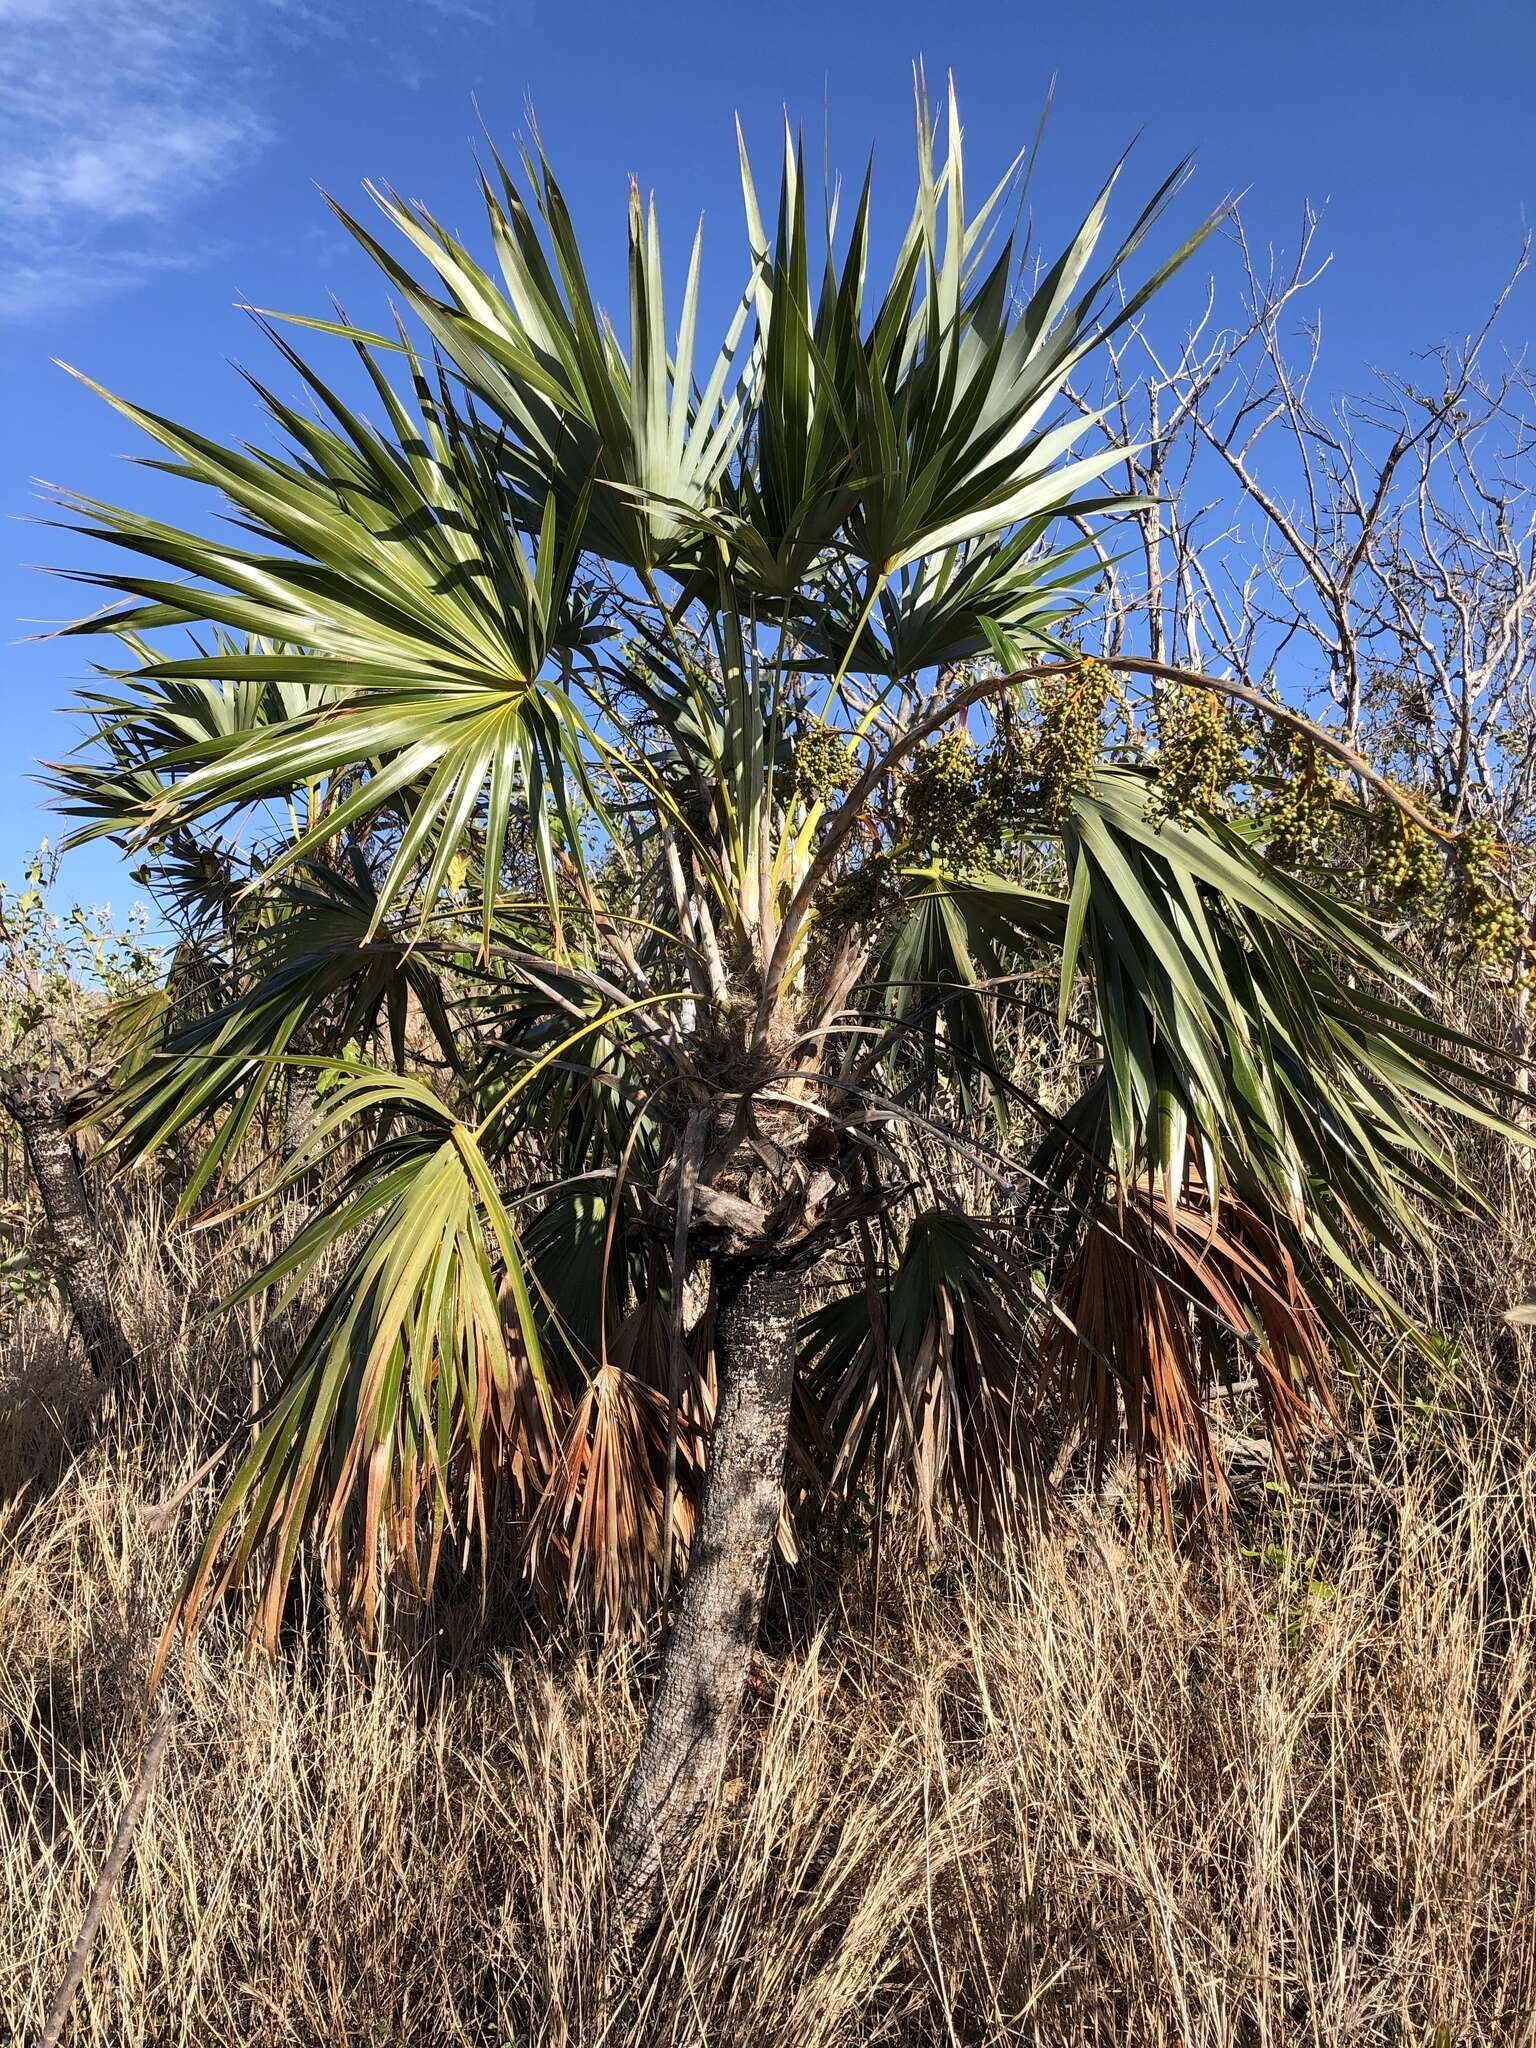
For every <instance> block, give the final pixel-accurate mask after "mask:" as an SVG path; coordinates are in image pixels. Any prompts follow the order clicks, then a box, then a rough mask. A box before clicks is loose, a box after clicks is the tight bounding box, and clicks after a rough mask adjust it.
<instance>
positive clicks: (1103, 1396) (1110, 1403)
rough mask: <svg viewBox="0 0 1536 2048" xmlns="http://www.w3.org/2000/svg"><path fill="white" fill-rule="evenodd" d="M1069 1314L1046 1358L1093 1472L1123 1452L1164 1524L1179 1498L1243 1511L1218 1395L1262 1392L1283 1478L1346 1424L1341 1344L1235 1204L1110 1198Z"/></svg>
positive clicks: (1190, 1191)
mask: <svg viewBox="0 0 1536 2048" xmlns="http://www.w3.org/2000/svg"><path fill="white" fill-rule="evenodd" d="M1056 1306H1057V1309H1058V1311H1059V1313H1058V1315H1057V1316H1056V1317H1054V1318H1053V1320H1052V1322H1051V1324H1050V1325H1049V1327H1048V1329H1047V1332H1046V1335H1045V1338H1044V1342H1043V1346H1042V1354H1043V1360H1044V1362H1045V1364H1046V1365H1047V1366H1048V1367H1054V1369H1055V1370H1056V1372H1057V1373H1058V1375H1059V1378H1060V1387H1061V1396H1062V1401H1063V1405H1064V1407H1065V1409H1066V1412H1067V1413H1068V1415H1069V1416H1076V1417H1078V1418H1079V1419H1080V1420H1081V1422H1082V1424H1083V1427H1084V1430H1085V1434H1086V1437H1087V1440H1088V1443H1089V1445H1090V1447H1091V1451H1092V1457H1093V1466H1094V1472H1095V1475H1096V1477H1102V1474H1103V1472H1104V1469H1105V1466H1106V1464H1107V1463H1108V1461H1109V1459H1110V1457H1111V1455H1112V1454H1113V1453H1114V1452H1115V1450H1116V1449H1117V1448H1118V1447H1119V1446H1120V1445H1121V1444H1122V1442H1123V1443H1124V1445H1125V1448H1126V1449H1127V1450H1128V1451H1129V1453H1130V1455H1131V1457H1132V1459H1133V1460H1134V1462H1135V1466H1136V1470H1137V1474H1138V1478H1139V1483H1140V1488H1141V1493H1142V1499H1143V1503H1144V1505H1145V1506H1146V1507H1147V1508H1148V1509H1149V1510H1150V1511H1151V1512H1154V1513H1155V1514H1156V1515H1157V1516H1158V1518H1159V1519H1160V1520H1161V1521H1162V1522H1163V1524H1164V1526H1165V1527H1168V1526H1171V1521H1172V1513H1173V1496H1174V1492H1175V1490H1176V1488H1178V1487H1180V1486H1185V1485H1193V1486H1194V1487H1195V1488H1196V1489H1197V1490H1198V1492H1199V1494H1200V1496H1201V1498H1202V1499H1203V1500H1204V1502H1205V1503H1206V1504H1207V1505H1209V1506H1213V1507H1216V1508H1217V1509H1219V1510H1221V1511H1223V1512H1224V1511H1225V1509H1226V1507H1227V1506H1228V1504H1229V1502H1230V1498H1231V1490H1230V1486H1229V1483H1228V1480H1227V1475H1226V1473H1225V1471H1224V1470H1223V1467H1222V1462H1221V1459H1220V1456H1219V1455H1218V1452H1217V1450H1216V1447H1215V1444H1214V1442H1213V1440H1212V1436H1211V1430H1210V1426H1209V1421H1208V1417H1207V1412H1206V1411H1207V1402H1208V1399H1209V1397H1210V1395H1211V1394H1212V1393H1213V1392H1214V1391H1215V1390H1216V1389H1217V1388H1218V1387H1228V1388H1231V1387H1234V1386H1236V1385H1239V1384H1242V1385H1248V1386H1251V1388H1252V1391H1253V1392H1254V1394H1255V1395H1256V1397H1257V1399H1258V1403H1259V1407H1260V1411H1261V1414H1262V1416H1263V1420H1264V1426H1265V1429H1266V1431H1267V1433H1268V1435H1269V1439H1270V1442H1271V1444H1272V1446H1273V1448H1274V1451H1275V1455H1276V1458H1277V1460H1278V1462H1279V1465H1280V1467H1281V1469H1282V1471H1284V1470H1286V1469H1288V1468H1289V1467H1290V1466H1291V1465H1293V1464H1294V1462H1295V1460H1296V1457H1297V1456H1298V1454H1299V1452H1300V1450H1301V1448H1302V1445H1303V1443H1304V1441H1305V1439H1306V1437H1307V1436H1308V1435H1309V1434H1311V1433H1312V1432H1313V1431H1314V1430H1315V1429H1316V1428H1317V1427H1318V1426H1320V1425H1327V1424H1330V1423H1335V1422H1336V1421H1337V1410H1336V1408H1335V1406H1334V1402H1333V1398H1332V1394H1331V1391H1330V1380H1331V1372H1332V1363H1333V1358H1332V1348H1331V1346H1330V1343H1329V1339H1328V1333H1327V1331H1326V1329H1325V1328H1324V1326H1323V1323H1322V1320H1321V1318H1320V1317H1319V1315H1318V1313H1317V1311H1316V1309H1315V1308H1314V1307H1313V1305H1312V1303H1311V1301H1310V1299H1309V1298H1308V1295H1307V1291H1306V1287H1305V1285H1304V1284H1303V1281H1302V1279H1301V1276H1300V1275H1299V1274H1298V1272H1297V1269H1296V1265H1295V1262H1294V1260H1293V1259H1292V1257H1291V1254H1290V1252H1289V1250H1288V1249H1287V1248H1286V1245H1285V1243H1284V1241H1283V1240H1282V1238H1281V1237H1280V1236H1279V1234H1278V1233H1277V1231H1276V1230H1275V1228H1274V1227H1273V1225H1272V1224H1270V1223H1269V1222H1268V1221H1266V1219H1265V1218H1264V1217H1263V1216H1262V1215H1261V1214H1260V1213H1259V1211H1258V1210H1257V1209H1255V1208H1254V1207H1253V1206H1252V1205H1251V1204H1250V1203H1248V1202H1246V1201H1244V1200H1243V1199H1241V1198H1240V1197H1238V1196H1236V1195H1234V1194H1231V1193H1228V1194H1225V1195H1224V1196H1223V1197H1222V1199H1221V1202H1220V1204H1219V1206H1218V1207H1216V1208H1212V1207H1211V1206H1209V1205H1208V1204H1207V1202H1206V1201H1205V1199H1204V1195H1203V1190H1202V1188H1201V1187H1200V1185H1199V1183H1198V1181H1197V1180H1196V1179H1195V1178H1194V1177H1193V1176H1186V1179H1185V1183H1184V1186H1183V1189H1182V1191H1181V1193H1180V1196H1179V1198H1178V1200H1177V1201H1176V1202H1172V1203H1170V1202H1168V1201H1167V1200H1165V1199H1164V1198H1163V1197H1162V1196H1161V1195H1158V1194H1154V1193H1152V1192H1150V1191H1148V1190H1145V1189H1136V1190H1134V1191H1131V1192H1128V1193H1126V1194H1125V1195H1124V1196H1123V1198H1122V1199H1121V1201H1120V1202H1119V1203H1115V1202H1112V1201H1105V1202H1104V1203H1103V1205H1102V1207H1101V1209H1100V1211H1099V1213H1098V1214H1097V1215H1096V1216H1094V1217H1093V1218H1091V1219H1090V1227H1089V1228H1088V1229H1087V1231H1086V1232H1085V1233H1084V1236H1083V1239H1082V1243H1081V1245H1080V1246H1079V1248H1078V1251H1077V1253H1076V1255H1075V1256H1074V1258H1073V1260H1072V1263H1071V1265H1070V1266H1069V1267H1068V1269H1067V1273H1066V1275H1065V1278H1064V1280H1063V1282H1062V1284H1061V1287H1060V1289H1059V1291H1058V1295H1057V1301H1056Z"/></svg>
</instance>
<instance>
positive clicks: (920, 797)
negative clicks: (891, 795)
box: [901, 728, 1002, 868]
mask: <svg viewBox="0 0 1536 2048" xmlns="http://www.w3.org/2000/svg"><path fill="white" fill-rule="evenodd" d="M989 784H990V777H989V775H988V773H987V764H986V763H984V762H983V760H982V758H981V756H980V755H979V754H978V752H977V750H976V743H975V741H974V740H973V739H972V738H971V736H970V734H969V733H968V732H966V731H965V730H964V729H963V728H959V729H957V730H956V731H954V732H947V733H945V734H944V735H943V736H942V738H940V739H936V740H934V741H933V742H932V743H931V744H930V745H928V746H926V747H924V748H923V749H922V750H921V751H920V752H919V754H918V756H917V758H916V760H915V761H914V762H913V764H912V770H911V773H910V774H909V775H908V776H907V779H906V781H905V783H904V784H903V786H902V791H901V817H902V824H903V826H904V827H905V839H906V844H907V847H908V849H909V851H910V852H912V853H913V854H915V855H917V856H918V857H919V858H922V859H927V860H936V861H943V862H944V863H945V864H946V865H947V866H950V867H958V868H967V867H978V866H980V865H981V864H982V863H983V862H985V861H986V860H987V858H988V857H989V856H990V855H991V854H992V853H993V852H994V851H995V849H996V847H997V844H998V841H999V840H1000V838H1001V836H1002V829H1001V828H1002V818H1001V815H1000V812H999V808H998V804H997V801H996V794H995V792H994V791H993V790H992V789H991V788H990V787H989Z"/></svg>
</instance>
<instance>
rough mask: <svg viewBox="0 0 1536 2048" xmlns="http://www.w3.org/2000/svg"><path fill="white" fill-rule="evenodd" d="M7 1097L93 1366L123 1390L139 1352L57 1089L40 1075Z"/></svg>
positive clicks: (18, 1085) (13, 1087) (108, 1382)
mask: <svg viewBox="0 0 1536 2048" xmlns="http://www.w3.org/2000/svg"><path fill="white" fill-rule="evenodd" d="M4 1099H5V1106H6V1108H7V1109H9V1110H10V1112H11V1114H12V1116H13V1117H14V1118H15V1119H16V1122H17V1124H18V1126H19V1127H20V1130H21V1137H22V1143H23V1144H24V1145H25V1147H26V1152H27V1164H28V1165H29V1167H30V1168H31V1170H32V1179H33V1183H34V1185H35V1186H36V1188H37V1192H38V1196H39V1199H40V1200H41V1202H42V1205H43V1214H44V1215H45V1216H46V1217H47V1219H48V1225H49V1228H50V1230H51V1231H52V1233H53V1239H54V1243H55V1245H56V1247H57V1250H58V1259H59V1278H60V1279H61V1281H62V1282H63V1286H64V1293H65V1297H66V1299H67V1300H68V1302H69V1307H70V1313H71V1314H72V1315H73V1317H74V1320H75V1327H76V1328H77V1329H78V1330H79V1332H80V1338H81V1342H82V1343H83V1344H84V1345H85V1349H86V1354H87V1356H88V1357H89V1359H90V1362H91V1370H92V1371H93V1372H94V1373H95V1375H96V1377H97V1378H98V1379H99V1380H100V1381H102V1383H103V1384H104V1385H105V1386H107V1387H111V1388H120V1387H121V1386H123V1385H124V1384H125V1382H126V1381H127V1379H128V1377H129V1371H130V1367H131V1365H132V1362H133V1351H132V1347H131V1346H130V1345H129V1343H128V1341H127V1339H126V1337H125V1336H124V1334H123V1325H122V1321H121V1318H120V1317H119V1315H118V1312H117V1305H116V1303H115V1302H114V1300H113V1296H112V1278H111V1273H110V1271H109V1269H108V1265H107V1256H106V1252H105V1250H104V1249H103V1246H102V1242H101V1237H100V1235H99V1233H98V1231H97V1228H96V1212H95V1210H94V1209H93V1207H92V1206H91V1199H90V1196H89V1195H88V1194H87V1192H86V1187H85V1178H84V1176H83V1174H82V1173H81V1171H80V1161H79V1159H78V1158H77V1157H76V1154H75V1144H74V1139H73V1138H72V1137H71V1135H70V1130H69V1123H68V1120H67V1118H66V1116H65V1113H64V1105H63V1102H62V1100H61V1098H60V1095H59V1092H58V1090H57V1088H56V1087H54V1086H52V1085H50V1084H49V1083H48V1082H47V1081H45V1080H42V1079H37V1080H34V1081H33V1082H32V1083H31V1085H24V1084H23V1083H21V1082H16V1083H13V1084H12V1085H11V1086H10V1087H8V1088H7V1089H6V1091H5V1098H4Z"/></svg>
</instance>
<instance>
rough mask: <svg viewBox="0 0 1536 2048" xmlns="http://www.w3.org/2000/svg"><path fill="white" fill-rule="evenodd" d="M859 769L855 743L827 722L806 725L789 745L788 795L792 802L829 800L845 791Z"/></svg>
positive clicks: (808, 802)
mask: <svg viewBox="0 0 1536 2048" xmlns="http://www.w3.org/2000/svg"><path fill="white" fill-rule="evenodd" d="M858 772H859V753H858V747H857V744H856V743H855V742H854V741H852V740H850V739H849V738H848V736H847V734H846V733H841V732H838V731H836V730H835V729H834V728H833V727H832V726H830V725H810V726H807V727H806V728H805V730H804V731H803V732H800V733H797V734H796V735H795V739H794V741H793V744H792V745H791V748H790V768H789V778H790V795H791V798H792V800H793V801H794V802H796V803H799V804H804V805H805V806H806V808H807V809H809V808H810V806H811V805H812V804H824V803H829V802H830V801H831V799H832V798H833V797H835V796H842V795H843V794H844V792H845V791H846V790H848V789H849V788H850V787H851V786H852V784H853V781H854V779H855V777H856V776H857V774H858Z"/></svg>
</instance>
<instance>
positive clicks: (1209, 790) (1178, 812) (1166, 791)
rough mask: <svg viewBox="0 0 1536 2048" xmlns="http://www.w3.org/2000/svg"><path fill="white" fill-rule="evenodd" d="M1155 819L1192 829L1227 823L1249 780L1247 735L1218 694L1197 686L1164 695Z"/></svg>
mask: <svg viewBox="0 0 1536 2048" xmlns="http://www.w3.org/2000/svg"><path fill="white" fill-rule="evenodd" d="M1157 740H1158V744H1157V753H1156V755H1155V756H1154V757H1153V764H1152V765H1153V770H1154V773H1155V775H1156V778H1157V780H1156V784H1155V787H1154V789H1153V796H1152V809H1153V812H1154V815H1156V816H1158V817H1162V818H1172V819H1175V820H1177V821H1179V822H1181V823H1184V824H1191V823H1193V822H1194V820H1195V819H1196V818H1199V817H1216V818H1224V817H1226V815H1227V814H1228V812H1229V811H1230V810H1231V808H1232V793H1233V790H1234V788H1235V787H1236V786H1237V784H1238V783H1240V782H1241V781H1242V779H1243V775H1244V760H1243V746H1244V733H1243V728H1242V726H1241V724H1240V722H1239V721H1238V720H1237V719H1236V718H1235V717H1234V716H1233V714H1232V712H1231V711H1230V710H1229V709H1228V708H1227V706H1226V705H1225V704H1223V703H1222V702H1221V700H1220V699H1219V698H1218V696H1217V695H1216V692H1215V691H1214V690H1202V689H1199V688H1197V687H1196V686H1195V685H1193V684H1189V683H1179V684H1176V685H1174V686H1173V687H1172V688H1171V689H1168V690H1165V691H1164V692H1163V693H1162V695H1161V697H1160V698H1159V700H1158V707H1157Z"/></svg>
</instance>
